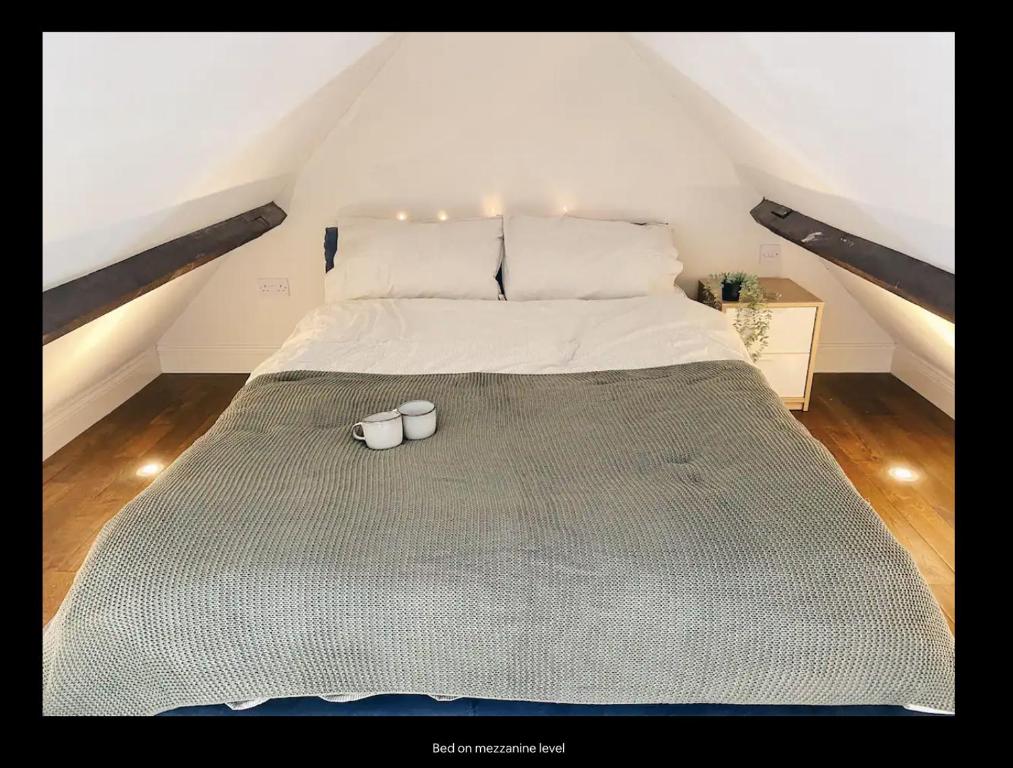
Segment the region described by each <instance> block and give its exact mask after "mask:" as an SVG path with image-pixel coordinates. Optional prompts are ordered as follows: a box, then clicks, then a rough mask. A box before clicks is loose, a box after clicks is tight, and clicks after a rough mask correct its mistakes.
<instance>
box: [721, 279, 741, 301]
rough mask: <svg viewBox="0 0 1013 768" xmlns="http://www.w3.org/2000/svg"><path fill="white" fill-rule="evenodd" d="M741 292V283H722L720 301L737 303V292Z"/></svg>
mask: <svg viewBox="0 0 1013 768" xmlns="http://www.w3.org/2000/svg"><path fill="white" fill-rule="evenodd" d="M741 290H742V283H722V284H721V300H722V301H738V300H739V292H740V291H741Z"/></svg>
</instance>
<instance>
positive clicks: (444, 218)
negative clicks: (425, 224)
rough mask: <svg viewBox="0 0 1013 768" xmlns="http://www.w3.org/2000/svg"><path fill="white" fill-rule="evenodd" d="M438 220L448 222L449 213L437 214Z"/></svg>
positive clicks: (441, 212)
mask: <svg viewBox="0 0 1013 768" xmlns="http://www.w3.org/2000/svg"><path fill="white" fill-rule="evenodd" d="M436 218H438V219H439V220H440V221H446V220H447V212H446V211H440V212H439V213H438V214H436Z"/></svg>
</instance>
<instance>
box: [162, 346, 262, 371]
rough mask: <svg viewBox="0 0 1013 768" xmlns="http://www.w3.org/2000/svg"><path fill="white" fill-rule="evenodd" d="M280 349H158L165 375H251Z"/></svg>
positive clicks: (240, 347)
mask: <svg viewBox="0 0 1013 768" xmlns="http://www.w3.org/2000/svg"><path fill="white" fill-rule="evenodd" d="M277 351H278V348H277V347H242V346H235V347H163V346H159V347H158V358H159V360H160V361H161V365H162V371H163V372H164V373H250V372H251V371H252V370H253V369H254V368H256V367H257V366H258V365H260V364H261V363H262V362H264V361H265V360H266V359H267V358H268V357H270V356H271V355H273V354H274V353H275V352H277Z"/></svg>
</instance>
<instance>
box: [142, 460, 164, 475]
mask: <svg viewBox="0 0 1013 768" xmlns="http://www.w3.org/2000/svg"><path fill="white" fill-rule="evenodd" d="M163 469H164V467H163V466H162V465H161V464H159V463H158V462H157V461H149V462H148V463H147V464H145V465H144V466H142V467H141V468H140V469H138V470H137V476H138V477H154V476H155V475H157V474H158V473H159V472H161V471H162V470H163Z"/></svg>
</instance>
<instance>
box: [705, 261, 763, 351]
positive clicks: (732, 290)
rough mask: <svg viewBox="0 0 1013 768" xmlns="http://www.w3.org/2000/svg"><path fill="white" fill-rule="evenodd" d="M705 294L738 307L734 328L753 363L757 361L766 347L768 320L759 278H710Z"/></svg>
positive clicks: (720, 275)
mask: <svg viewBox="0 0 1013 768" xmlns="http://www.w3.org/2000/svg"><path fill="white" fill-rule="evenodd" d="M707 291H708V292H709V293H710V294H711V298H712V299H716V297H717V295H720V296H721V301H727V302H732V301H734V302H737V303H738V304H739V306H738V307H737V309H738V311H737V312H736V313H735V321H734V323H733V325H734V326H735V330H736V331H738V333H739V336H741V337H742V343H743V344H745V345H746V350H747V351H748V352H749V355H750V357H751V358H752V359H753V362H756V361H757V360H759V359H760V355H761V354H763V350H764V349H765V348H766V346H767V338H768V335H769V333H770V318H771V313H770V310H769V309H768V308H767V294H766V292H765V291H764V290H763V286H761V285H760V278H758V277H757V276H756V275H750V274H748V273H746V272H720V273H718V274H714V275H711V276H710V278H709V280H708V284H707ZM714 303H717V302H716V301H714Z"/></svg>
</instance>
